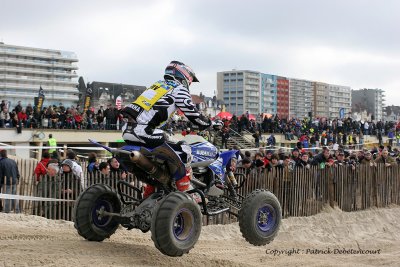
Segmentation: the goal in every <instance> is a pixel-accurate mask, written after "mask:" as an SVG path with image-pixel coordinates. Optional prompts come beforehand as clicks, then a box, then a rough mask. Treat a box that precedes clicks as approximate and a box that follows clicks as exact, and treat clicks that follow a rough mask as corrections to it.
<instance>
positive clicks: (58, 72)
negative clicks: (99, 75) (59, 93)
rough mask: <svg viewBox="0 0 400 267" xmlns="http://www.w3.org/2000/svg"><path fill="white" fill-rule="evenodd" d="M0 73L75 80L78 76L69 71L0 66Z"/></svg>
mask: <svg viewBox="0 0 400 267" xmlns="http://www.w3.org/2000/svg"><path fill="white" fill-rule="evenodd" d="M0 71H4V72H17V73H31V74H45V75H50V76H56V75H57V76H64V77H70V78H76V77H78V75H77V74H76V73H71V71H61V70H54V69H53V70H51V71H48V70H45V69H35V68H18V67H9V66H7V67H4V66H1V65H0Z"/></svg>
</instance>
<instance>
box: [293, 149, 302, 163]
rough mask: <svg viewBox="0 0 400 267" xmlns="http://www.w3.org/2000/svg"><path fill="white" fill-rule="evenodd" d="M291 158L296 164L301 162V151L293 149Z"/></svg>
mask: <svg viewBox="0 0 400 267" xmlns="http://www.w3.org/2000/svg"><path fill="white" fill-rule="evenodd" d="M291 158H292V160H293V161H294V162H295V163H297V162H298V161H299V160H300V151H299V149H298V148H297V147H295V148H293V150H292V155H291Z"/></svg>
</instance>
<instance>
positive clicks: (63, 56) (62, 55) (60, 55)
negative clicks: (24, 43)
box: [0, 48, 79, 62]
mask: <svg viewBox="0 0 400 267" xmlns="http://www.w3.org/2000/svg"><path fill="white" fill-rule="evenodd" d="M50 53H51V54H50ZM0 55H14V56H26V57H32V58H48V59H59V60H69V61H71V62H78V61H79V60H78V58H77V56H76V54H75V53H73V52H67V51H60V52H57V51H54V52H53V51H48V52H47V51H46V52H41V51H37V50H34V51H33V50H28V49H20V48H18V49H7V48H6V49H4V48H0Z"/></svg>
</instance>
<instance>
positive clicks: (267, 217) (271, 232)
mask: <svg viewBox="0 0 400 267" xmlns="http://www.w3.org/2000/svg"><path fill="white" fill-rule="evenodd" d="M281 220H282V210H281V205H280V203H279V201H278V199H277V198H276V197H275V195H274V194H272V193H271V192H269V191H266V190H259V189H257V190H255V191H253V192H252V193H250V194H249V195H248V196H247V197H246V198H245V200H244V201H243V204H242V207H241V209H240V210H239V227H240V231H241V232H242V235H243V237H244V238H245V239H246V240H247V241H248V242H249V243H250V244H252V245H255V246H263V245H265V244H268V243H270V242H271V241H272V240H274V238H275V236H276V235H277V234H278V231H279V227H280V224H281Z"/></svg>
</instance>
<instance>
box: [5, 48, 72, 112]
mask: <svg viewBox="0 0 400 267" xmlns="http://www.w3.org/2000/svg"><path fill="white" fill-rule="evenodd" d="M77 62H78V58H77V56H76V54H75V53H73V52H67V51H61V50H51V49H41V48H32V47H24V46H16V45H8V44H4V43H2V42H0V100H3V99H4V100H7V101H10V102H11V108H13V107H14V106H15V105H16V104H17V102H18V101H21V104H22V106H23V107H24V106H26V105H27V104H29V103H30V104H32V105H33V104H34V97H37V96H38V91H39V88H40V86H41V87H42V88H43V90H44V93H45V101H44V106H49V105H58V104H59V103H62V104H63V105H64V106H66V107H68V106H71V105H76V104H77V102H78V98H79V92H78V89H77V87H76V86H77V79H76V78H77V77H78V75H77V74H76V73H75V71H76V70H77V69H78V67H77V66H76V65H75V64H76V63H77Z"/></svg>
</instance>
